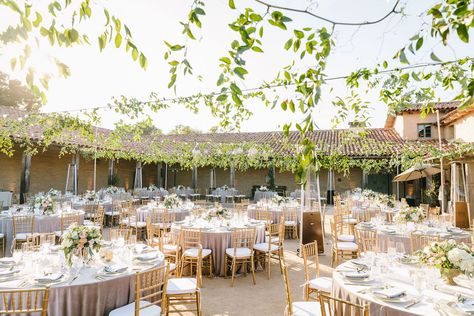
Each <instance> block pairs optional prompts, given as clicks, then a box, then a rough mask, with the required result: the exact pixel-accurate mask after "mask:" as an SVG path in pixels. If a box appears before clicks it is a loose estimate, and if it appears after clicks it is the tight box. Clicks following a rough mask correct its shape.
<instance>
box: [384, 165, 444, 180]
mask: <svg viewBox="0 0 474 316" xmlns="http://www.w3.org/2000/svg"><path fill="white" fill-rule="evenodd" d="M440 172H441V169H439V168H436V167H434V166H433V165H430V164H417V165H415V166H413V167H411V168H408V169H407V170H405V171H403V172H402V173H400V174H398V175H396V176H395V178H393V181H394V182H401V181H410V180H415V179H420V178H425V177H427V176H432V175H434V174H437V173H440Z"/></svg>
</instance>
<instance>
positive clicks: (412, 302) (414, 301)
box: [403, 299, 421, 309]
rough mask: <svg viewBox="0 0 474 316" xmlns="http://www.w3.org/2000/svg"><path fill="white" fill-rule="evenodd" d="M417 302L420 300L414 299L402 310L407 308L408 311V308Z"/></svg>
mask: <svg viewBox="0 0 474 316" xmlns="http://www.w3.org/2000/svg"><path fill="white" fill-rule="evenodd" d="M419 302H421V299H414V300H413V301H411V303H409V304H407V305H405V306H403V308H407V309H408V308H410V307H412V306H414V305H416V304H418V303H419Z"/></svg>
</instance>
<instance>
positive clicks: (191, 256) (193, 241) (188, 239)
mask: <svg viewBox="0 0 474 316" xmlns="http://www.w3.org/2000/svg"><path fill="white" fill-rule="evenodd" d="M199 245H202V243H201V230H199V229H182V230H181V249H182V254H181V259H180V262H179V263H180V268H179V276H180V277H181V276H182V275H183V271H184V268H185V267H187V266H189V267H190V271H191V273H192V271H193V267H194V266H197V263H198V262H197V261H198V248H199ZM202 265H203V267H204V266H205V267H207V268H209V277H212V250H211V249H205V248H204V249H202Z"/></svg>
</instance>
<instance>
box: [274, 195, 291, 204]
mask: <svg viewBox="0 0 474 316" xmlns="http://www.w3.org/2000/svg"><path fill="white" fill-rule="evenodd" d="M289 201H290V199H288V198H287V197H283V196H279V195H278V194H275V195H274V196H273V197H272V202H273V203H275V204H277V205H281V204H285V203H288V202H289Z"/></svg>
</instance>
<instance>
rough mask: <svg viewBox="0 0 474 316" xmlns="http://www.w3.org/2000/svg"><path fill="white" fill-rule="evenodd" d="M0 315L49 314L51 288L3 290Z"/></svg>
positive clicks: (45, 315) (0, 293) (0, 295)
mask: <svg viewBox="0 0 474 316" xmlns="http://www.w3.org/2000/svg"><path fill="white" fill-rule="evenodd" d="M0 298H1V301H2V303H3V304H2V306H0V315H25V314H28V315H29V314H31V313H37V315H41V316H47V315H48V300H49V288H48V287H46V288H42V289H13V290H1V291H0Z"/></svg>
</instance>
